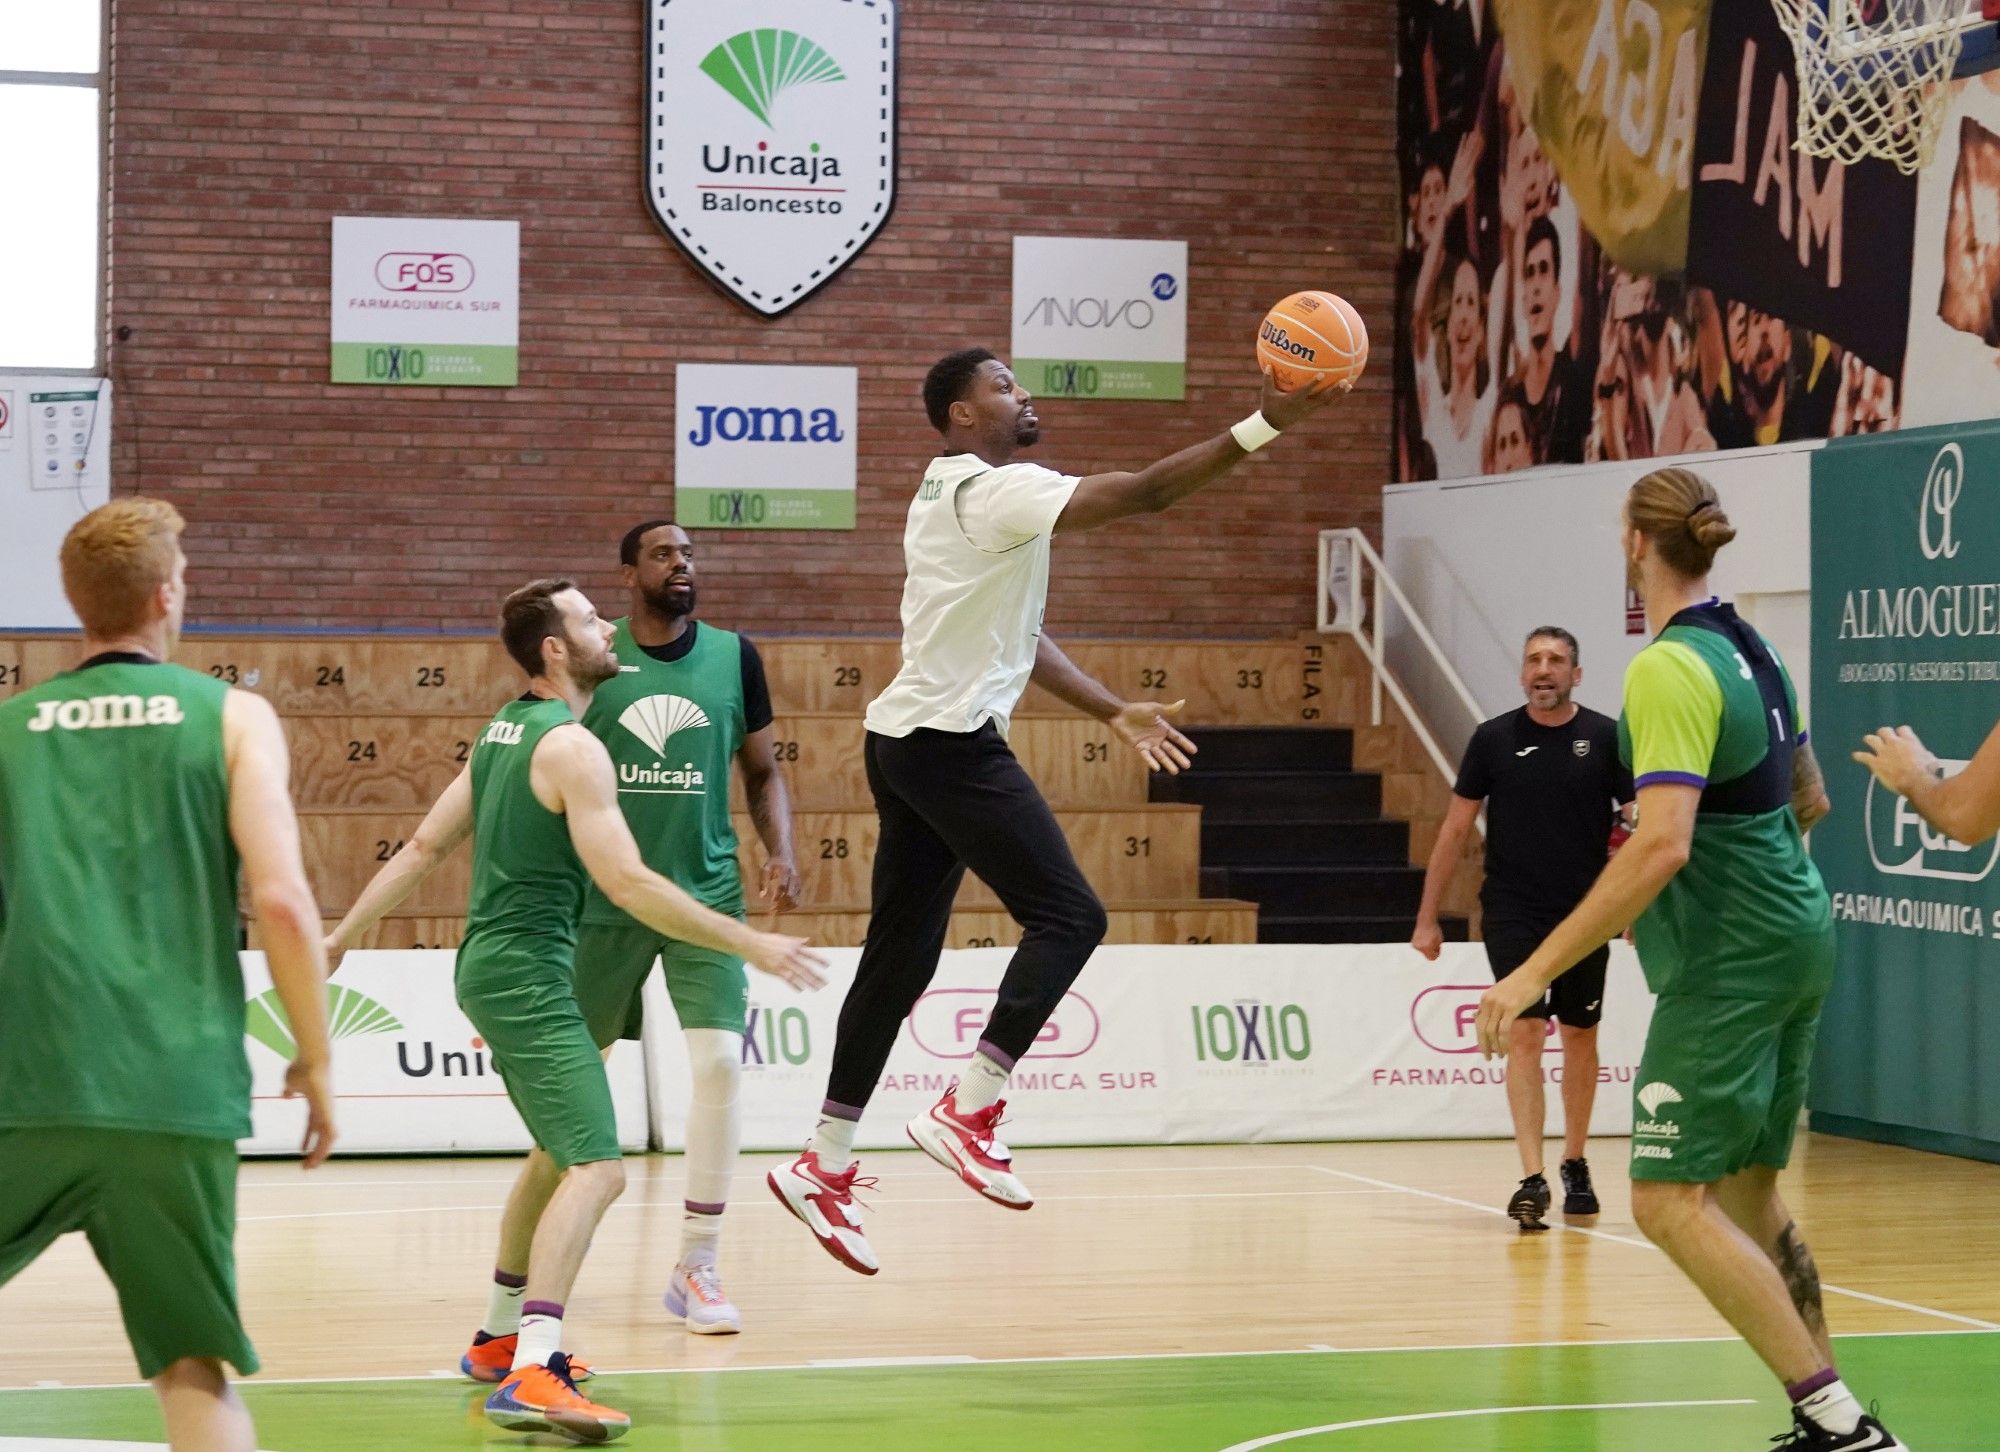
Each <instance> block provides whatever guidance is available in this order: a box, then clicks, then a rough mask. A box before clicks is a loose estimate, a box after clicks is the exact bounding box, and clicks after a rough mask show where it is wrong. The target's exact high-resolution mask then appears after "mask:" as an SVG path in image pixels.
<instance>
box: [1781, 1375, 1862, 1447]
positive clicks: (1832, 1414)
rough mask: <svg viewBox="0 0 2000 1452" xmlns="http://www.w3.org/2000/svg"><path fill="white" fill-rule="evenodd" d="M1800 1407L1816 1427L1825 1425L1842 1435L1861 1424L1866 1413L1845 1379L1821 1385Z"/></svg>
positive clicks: (1837, 1434) (1826, 1427)
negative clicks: (1828, 1384)
mask: <svg viewBox="0 0 2000 1452" xmlns="http://www.w3.org/2000/svg"><path fill="white" fill-rule="evenodd" d="M1798 1407H1799V1410H1800V1411H1801V1412H1802V1413H1804V1414H1805V1419H1806V1420H1807V1421H1809V1422H1811V1423H1812V1424H1813V1425H1814V1426H1815V1427H1823V1428H1825V1429H1826V1430H1827V1431H1829V1432H1832V1433H1834V1434H1835V1435H1836V1436H1840V1437H1845V1436H1847V1435H1849V1434H1850V1433H1851V1432H1853V1430H1854V1429H1855V1428H1856V1427H1858V1426H1860V1425H1861V1418H1862V1417H1863V1416H1864V1415H1865V1413H1864V1411H1863V1410H1862V1406H1861V1403H1860V1402H1858V1401H1856V1400H1855V1399H1854V1393H1853V1392H1851V1391H1849V1390H1848V1389H1847V1383H1846V1382H1844V1381H1837V1382H1835V1383H1834V1384H1833V1385H1832V1386H1823V1387H1821V1388H1820V1389H1819V1390H1818V1391H1816V1392H1814V1393H1813V1394H1812V1395H1811V1396H1809V1397H1807V1398H1806V1399H1805V1400H1804V1401H1802V1402H1800V1403H1799V1404H1798Z"/></svg>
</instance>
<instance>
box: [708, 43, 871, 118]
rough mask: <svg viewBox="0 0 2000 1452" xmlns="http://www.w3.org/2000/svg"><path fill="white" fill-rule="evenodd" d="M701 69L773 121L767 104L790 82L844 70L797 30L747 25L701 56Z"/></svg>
mask: <svg viewBox="0 0 2000 1452" xmlns="http://www.w3.org/2000/svg"><path fill="white" fill-rule="evenodd" d="M701 69H702V73H703V74H704V75H706V76H707V77H708V78H709V79H710V80H712V81H714V82H715V83H716V84H717V85H718V86H720V87H722V89H723V90H725V91H727V92H729V94H730V95H732V96H734V97H735V98H736V99H737V100H738V101H740V102H742V103H743V109H744V110H746V111H748V112H749V113H750V114H751V115H752V116H755V117H756V118H757V119H758V120H759V121H762V122H763V123H764V124H765V125H766V126H769V125H770V124H771V108H772V107H773V106H774V105H776V104H777V101H778V98H779V97H780V96H782V95H784V94H785V92H787V91H789V90H791V89H792V88H793V87H794V86H812V85H826V84H828V83H830V82H833V81H844V80H846V79H847V73H846V72H845V71H843V70H841V68H840V63H839V62H838V61H836V60H834V58H833V57H832V56H830V55H828V54H827V53H826V52H825V51H824V50H823V49H821V48H820V46H819V43H818V42H817V41H812V40H808V39H806V37H804V36H803V35H800V34H799V33H798V32H797V31H796V30H746V31H744V32H743V33H742V34H741V35H732V36H731V37H730V38H729V39H727V40H725V41H724V42H722V44H721V45H718V46H717V47H716V48H715V49H714V50H712V51H710V52H709V53H708V54H707V55H705V56H703V57H702V60H701Z"/></svg>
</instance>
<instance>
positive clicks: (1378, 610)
mask: <svg viewBox="0 0 2000 1452" xmlns="http://www.w3.org/2000/svg"><path fill="white" fill-rule="evenodd" d="M1343 551H1347V552H1349V553H1347V555H1346V559H1345V562H1344V563H1345V568H1342V565H1343V560H1342V554H1343ZM1364 566H1365V567H1366V568H1367V569H1368V570H1369V571H1371V572H1372V573H1373V576H1374V579H1373V589H1372V592H1371V593H1372V595H1373V604H1372V608H1370V609H1368V610H1367V611H1365V612H1364V611H1363V609H1362V578H1361V576H1362V573H1363V567H1364ZM1384 591H1386V592H1387V593H1388V594H1389V595H1390V596H1392V597H1393V598H1394V599H1395V602H1396V606H1397V608H1398V609H1400V610H1401V611H1402V612H1403V619H1404V620H1405V621H1406V622H1408V624H1409V626H1410V630H1411V632H1412V633H1413V634H1414V635H1415V636H1416V638H1417V639H1418V640H1419V641H1420V642H1422V644H1423V646H1424V649H1426V650H1427V651H1429V652H1430V657H1431V663H1432V664H1433V665H1435V666H1436V667H1437V668H1438V670H1439V672H1440V673H1442V675H1443V676H1444V679H1445V682H1446V684H1447V685H1449V686H1450V687H1451V689H1452V691H1453V692H1454V693H1455V694H1456V695H1457V697H1458V700H1459V704H1460V705H1462V706H1464V707H1465V711H1466V714H1467V715H1468V716H1470V717H1471V718H1472V723H1473V725H1475V726H1477V725H1478V724H1479V723H1480V722H1481V721H1483V720H1485V719H1486V718H1485V714H1484V713H1483V712H1482V711H1481V710H1480V709H1479V702H1478V701H1476V700H1474V699H1473V695H1472V692H1471V691H1469V690H1467V689H1466V686H1465V682H1464V680H1463V679H1462V678H1461V677H1460V676H1459V674H1458V672H1457V671H1456V670H1454V669H1452V664H1451V661H1450V660H1448V659H1447V658H1446V657H1445V653H1444V648H1443V647H1442V646H1440V645H1439V644H1438V642H1437V637H1436V636H1434V635H1432V634H1431V632H1430V627H1429V626H1427V625H1425V624H1424V622H1423V618H1422V617H1421V616H1419V615H1418V614H1417V612H1416V609H1415V607H1413V606H1412V605H1411V604H1410V597H1409V596H1408V595H1406V594H1404V593H1403V587H1402V586H1400V585H1398V584H1397V583H1396V579H1395V577H1394V576H1393V575H1391V574H1390V573H1389V570H1388V567H1387V566H1385V565H1384V564H1383V563H1382V556H1381V555H1379V554H1377V553H1376V552H1375V546H1374V545H1372V544H1370V543H1369V542H1368V536H1367V535H1366V534H1364V533H1362V532H1361V531H1360V530H1358V529H1351V528H1350V529H1323V530H1321V531H1320V532H1319V630H1320V634H1322V635H1349V636H1352V637H1353V638H1354V643H1355V644H1356V645H1357V646H1359V647H1360V649H1361V654H1362V655H1363V656H1364V657H1365V658H1366V659H1367V661H1368V665H1369V669H1370V672H1371V674H1372V675H1373V677H1374V680H1373V684H1372V688H1371V697H1372V700H1373V722H1374V724H1375V725H1377V726H1380V725H1381V724H1382V692H1383V690H1384V689H1385V688H1386V689H1387V690H1388V692H1389V694H1390V696H1391V697H1393V698H1394V700H1395V702H1396V705H1397V706H1398V707H1400V708H1401V710H1402V712H1403V717H1404V719H1405V720H1407V721H1408V722H1409V723H1410V729H1411V730H1413V731H1415V732H1416V733H1417V740H1418V741H1419V742H1420V743H1421V744H1422V746H1423V748H1424V750H1425V752H1427V753H1428V754H1429V756H1430V759H1431V761H1432V762H1433V763H1434V764H1435V765H1436V767H1437V769H1438V772H1439V774H1440V775H1441V776H1443V777H1444V779H1445V780H1446V781H1447V782H1452V781H1455V780H1456V779H1457V773H1456V772H1454V771H1453V769H1452V764H1451V760H1450V758H1448V757H1447V756H1446V755H1445V754H1444V752H1443V750H1441V749H1440V748H1439V746H1438V744H1437V738H1436V737H1434V736H1432V735H1431V732H1430V728H1429V727H1427V726H1426V725H1425V724H1424V721H1423V718H1422V717H1421V716H1419V715H1418V714H1417V711H1416V708H1415V707H1414V706H1413V705H1412V704H1411V703H1410V698H1409V695H1408V693H1406V692H1405V691H1404V690H1403V686H1402V683H1401V682H1400V681H1398V680H1397V679H1396V677H1395V676H1394V675H1393V674H1391V673H1390V670H1389V664H1388V660H1387V657H1386V656H1385V655H1384V641H1383V636H1382V632H1383V625H1384V621H1383V611H1382V604H1383V600H1382V596H1383V593H1384ZM1343 607H1344V608H1343ZM1371 631H1372V636H1371V633H1370V632H1371Z"/></svg>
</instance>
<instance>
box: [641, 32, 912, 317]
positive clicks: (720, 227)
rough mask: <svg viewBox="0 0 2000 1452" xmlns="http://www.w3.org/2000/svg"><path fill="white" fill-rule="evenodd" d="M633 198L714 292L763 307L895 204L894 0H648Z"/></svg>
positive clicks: (838, 258)
mask: <svg viewBox="0 0 2000 1452" xmlns="http://www.w3.org/2000/svg"><path fill="white" fill-rule="evenodd" d="M646 45H647V64H646V88H647V96H646V109H647V118H648V120H647V133H646V149H645V156H644V166H645V178H646V196H647V199H648V201H649V203H650V204H651V207H652V210H653V216H654V218H655V219H656V220H657V221H658V222H659V224H660V226H661V227H662V228H663V229H664V230H665V231H666V234H667V235H668V236H669V237H671V238H672V239H673V240H674V242H675V244H676V245H678V246H679V247H680V249H681V251H682V252H683V253H685V254H686V255H687V258H688V260H689V261H690V262H692V263H693V264H694V265H695V266H696V267H698V268H699V269H700V270H701V271H702V272H703V273H705V274H706V275H707V276H708V277H709V278H710V279H711V280H712V281H714V282H715V283H716V284H717V285H718V286H720V287H721V288H722V289H723V290H724V291H726V292H728V293H730V294H731V295H732V296H734V297H735V298H737V299H738V300H739V301H741V302H742V303H744V304H745V305H747V306H749V307H750V308H752V309H754V310H755V311H757V312H759V313H761V314H763V315H764V316H766V317H776V316H778V315H779V314H780V313H783V312H786V311H788V310H789V309H791V308H794V307H796V306H798V304H800V303H801V302H804V301H805V300H806V299H807V298H808V297H810V296H812V294H813V293H815V292H817V291H818V290H819V289H820V288H822V287H824V286H825V285H826V284H827V283H829V282H831V281H832V280H833V279H834V278H835V277H836V276H838V275H839V273H840V272H841V270H842V269H843V268H845V267H846V266H847V264H848V263H850V262H852V261H853V260H854V259H855V258H856V257H858V256H859V255H860V254H861V251H862V249H863V248H865V247H866V246H867V245H868V243H869V242H870V241H871V240H873V239H874V237H875V235H876V233H878V232H879V231H880V230H881V229H882V226H883V224H884V223H885V222H887V221H888V219H889V213H890V211H891V209H892V208H893V207H894V205H895V200H896V8H895V5H894V3H893V0H650V5H649V10H648V24H647V28H646Z"/></svg>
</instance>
